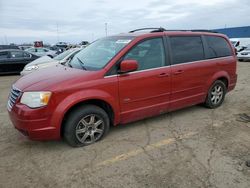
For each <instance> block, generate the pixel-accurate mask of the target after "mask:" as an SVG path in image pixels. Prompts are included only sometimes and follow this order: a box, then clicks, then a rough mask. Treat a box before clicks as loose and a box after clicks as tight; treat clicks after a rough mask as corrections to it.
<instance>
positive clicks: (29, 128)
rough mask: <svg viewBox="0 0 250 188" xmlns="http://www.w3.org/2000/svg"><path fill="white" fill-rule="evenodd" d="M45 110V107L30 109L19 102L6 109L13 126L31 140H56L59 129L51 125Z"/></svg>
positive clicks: (58, 136) (58, 137)
mask: <svg viewBox="0 0 250 188" xmlns="http://www.w3.org/2000/svg"><path fill="white" fill-rule="evenodd" d="M46 111H47V110H46V107H43V108H37V109H30V108H29V107H27V106H25V105H23V104H20V103H19V104H16V105H14V106H13V108H12V109H8V112H9V117H10V119H11V122H12V123H13V125H14V127H15V128H16V129H17V130H19V131H20V132H21V133H22V134H24V135H25V136H27V137H29V138H30V139H31V140H58V139H60V131H59V130H57V129H56V127H55V126H53V125H51V115H49V114H47V113H46Z"/></svg>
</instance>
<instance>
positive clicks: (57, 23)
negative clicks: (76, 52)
mask: <svg viewBox="0 0 250 188" xmlns="http://www.w3.org/2000/svg"><path fill="white" fill-rule="evenodd" d="M56 33H57V42H59V31H58V23H56Z"/></svg>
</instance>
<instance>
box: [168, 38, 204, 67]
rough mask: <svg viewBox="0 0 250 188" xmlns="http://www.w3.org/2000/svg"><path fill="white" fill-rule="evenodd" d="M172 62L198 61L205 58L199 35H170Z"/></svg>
mask: <svg viewBox="0 0 250 188" xmlns="http://www.w3.org/2000/svg"><path fill="white" fill-rule="evenodd" d="M170 44H171V49H172V59H173V64H180V63H186V62H192V61H199V60H203V59H204V58H205V55H204V48H203V44H202V40H201V37H200V36H191V37H189V36H179V37H170Z"/></svg>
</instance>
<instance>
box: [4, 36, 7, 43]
mask: <svg viewBox="0 0 250 188" xmlns="http://www.w3.org/2000/svg"><path fill="white" fill-rule="evenodd" d="M4 41H5V44H6V45H8V39H7V36H6V35H4Z"/></svg>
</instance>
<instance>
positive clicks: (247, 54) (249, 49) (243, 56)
mask: <svg viewBox="0 0 250 188" xmlns="http://www.w3.org/2000/svg"><path fill="white" fill-rule="evenodd" d="M237 57H238V60H239V61H247V60H248V61H249V60H250V44H249V45H247V46H246V48H245V49H244V50H243V51H241V52H238V54H237Z"/></svg>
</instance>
